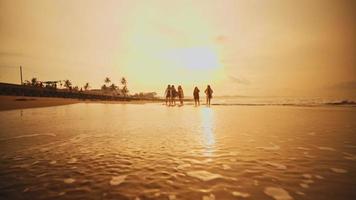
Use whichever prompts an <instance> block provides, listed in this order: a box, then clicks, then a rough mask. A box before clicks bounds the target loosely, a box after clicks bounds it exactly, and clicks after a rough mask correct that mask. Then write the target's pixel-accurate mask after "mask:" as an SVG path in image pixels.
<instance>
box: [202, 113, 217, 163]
mask: <svg viewBox="0 0 356 200" xmlns="http://www.w3.org/2000/svg"><path fill="white" fill-rule="evenodd" d="M201 117H202V132H203V135H202V143H203V145H204V148H205V150H204V155H205V156H211V155H212V154H213V153H214V147H215V135H214V131H215V120H214V111H213V110H212V109H211V108H203V109H202V110H201Z"/></svg>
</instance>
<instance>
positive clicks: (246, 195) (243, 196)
mask: <svg viewBox="0 0 356 200" xmlns="http://www.w3.org/2000/svg"><path fill="white" fill-rule="evenodd" d="M232 195H233V196H235V197H242V198H247V197H249V196H250V194H249V193H245V192H238V191H233V192H232Z"/></svg>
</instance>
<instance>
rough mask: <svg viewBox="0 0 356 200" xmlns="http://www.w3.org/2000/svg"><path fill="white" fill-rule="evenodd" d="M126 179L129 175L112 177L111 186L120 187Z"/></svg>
mask: <svg viewBox="0 0 356 200" xmlns="http://www.w3.org/2000/svg"><path fill="white" fill-rule="evenodd" d="M126 177H127V175H121V176H113V177H111V180H110V185H120V184H121V183H122V182H124V181H125V179H126Z"/></svg>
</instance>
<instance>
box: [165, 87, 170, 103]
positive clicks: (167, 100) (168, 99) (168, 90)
mask: <svg viewBox="0 0 356 200" xmlns="http://www.w3.org/2000/svg"><path fill="white" fill-rule="evenodd" d="M170 90H171V85H168V86H167V88H166V91H165V92H164V95H165V96H166V106H168V103H170V98H171V92H170Z"/></svg>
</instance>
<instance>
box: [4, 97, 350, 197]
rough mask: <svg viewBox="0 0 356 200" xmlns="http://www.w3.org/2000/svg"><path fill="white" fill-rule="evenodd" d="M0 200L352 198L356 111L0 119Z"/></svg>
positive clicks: (85, 110)
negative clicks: (0, 199)
mask: <svg viewBox="0 0 356 200" xmlns="http://www.w3.org/2000/svg"><path fill="white" fill-rule="evenodd" d="M0 118H1V121H0V130H1V132H0V158H1V162H0V179H1V180H2V181H1V182H0V197H1V198H2V199H135V200H138V199H141V200H143V199H170V200H172V199H192V200H196V199H198V200H199V199H202V200H214V199H215V200H216V199H224V200H225V199H227V200H229V199H259V200H271V199H275V200H288V199H307V200H308V199H310V200H319V199H320V200H321V199H341V200H344V199H345V200H348V199H355V198H356V192H355V185H356V182H355V180H356V168H355V166H356V132H355V130H356V120H355V119H356V109H355V108H354V107H350V108H349V107H312V108H311V107H290V106H253V107H251V106H213V107H211V108H206V107H204V106H201V107H198V108H196V107H193V106H183V107H165V106H162V105H161V104H145V105H140V104H136V105H135V104H101V103H89V104H85V103H78V104H71V105H65V106H57V107H46V108H36V109H25V110H11V111H2V112H0Z"/></svg>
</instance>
